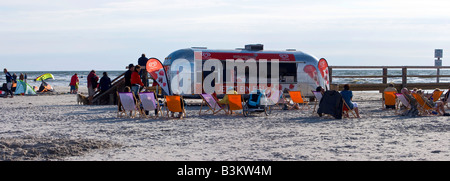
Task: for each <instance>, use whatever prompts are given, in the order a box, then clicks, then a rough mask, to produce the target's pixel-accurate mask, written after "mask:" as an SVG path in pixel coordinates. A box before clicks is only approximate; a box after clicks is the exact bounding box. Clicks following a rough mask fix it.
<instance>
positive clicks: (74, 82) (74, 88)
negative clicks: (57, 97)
mask: <svg viewBox="0 0 450 181" xmlns="http://www.w3.org/2000/svg"><path fill="white" fill-rule="evenodd" d="M79 83H80V80H79V79H78V74H77V73H75V74H73V75H72V78H70V83H69V86H70V93H71V94H76V93H77V92H78V84H79Z"/></svg>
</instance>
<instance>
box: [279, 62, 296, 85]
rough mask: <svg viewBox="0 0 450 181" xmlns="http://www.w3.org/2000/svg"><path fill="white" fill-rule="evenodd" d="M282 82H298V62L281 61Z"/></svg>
mask: <svg viewBox="0 0 450 181" xmlns="http://www.w3.org/2000/svg"><path fill="white" fill-rule="evenodd" d="M279 67H280V70H279V71H280V82H286V83H295V82H297V64H295V63H280V64H279Z"/></svg>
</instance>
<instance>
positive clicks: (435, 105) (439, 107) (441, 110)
mask: <svg viewBox="0 0 450 181" xmlns="http://www.w3.org/2000/svg"><path fill="white" fill-rule="evenodd" d="M417 94H419V95H420V96H421V97H422V99H423V100H424V101H425V104H427V106H428V107H430V108H432V109H434V110H436V111H437V114H439V115H445V107H444V102H442V101H441V100H438V101H436V102H433V101H432V100H430V99H428V98H427V97H426V96H425V95H424V92H423V91H422V90H421V89H419V90H418V91H417Z"/></svg>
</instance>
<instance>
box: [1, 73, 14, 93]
mask: <svg viewBox="0 0 450 181" xmlns="http://www.w3.org/2000/svg"><path fill="white" fill-rule="evenodd" d="M3 73H5V76H6V94H5V97H4V98H7V97H8V94H11V98H13V97H14V94H13V92H12V90H11V87H12V84H13V77H12V76H11V74H10V73H9V72H8V70H7V69H6V68H5V69H3Z"/></svg>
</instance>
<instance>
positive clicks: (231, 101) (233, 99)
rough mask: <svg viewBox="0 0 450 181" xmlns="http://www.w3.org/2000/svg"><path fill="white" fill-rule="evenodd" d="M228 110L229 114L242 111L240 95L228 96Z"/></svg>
mask: <svg viewBox="0 0 450 181" xmlns="http://www.w3.org/2000/svg"><path fill="white" fill-rule="evenodd" d="M228 110H229V114H233V111H236V110H243V107H242V95H239V94H228Z"/></svg>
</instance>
